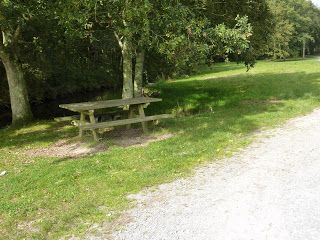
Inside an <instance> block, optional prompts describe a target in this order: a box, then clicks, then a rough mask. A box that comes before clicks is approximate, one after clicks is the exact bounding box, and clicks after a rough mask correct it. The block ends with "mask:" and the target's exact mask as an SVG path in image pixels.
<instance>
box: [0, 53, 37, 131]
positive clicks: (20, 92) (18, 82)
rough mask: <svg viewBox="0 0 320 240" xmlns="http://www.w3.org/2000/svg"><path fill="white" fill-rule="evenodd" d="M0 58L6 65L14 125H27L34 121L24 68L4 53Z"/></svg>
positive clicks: (0, 54)
mask: <svg viewBox="0 0 320 240" xmlns="http://www.w3.org/2000/svg"><path fill="white" fill-rule="evenodd" d="M0 57H1V60H2V62H3V64H4V67H5V70H6V75H7V80H8V84H9V92H10V102H11V111H12V125H20V124H24V123H27V122H29V121H30V120H31V119H32V112H31V108H30V103H29V98H28V90H27V84H26V81H25V78H24V75H23V71H22V67H21V65H20V64H19V63H18V62H17V61H15V60H14V59H13V58H10V57H9V56H8V54H6V53H4V52H1V53H0Z"/></svg>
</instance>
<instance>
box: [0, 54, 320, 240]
mask: <svg viewBox="0 0 320 240" xmlns="http://www.w3.org/2000/svg"><path fill="white" fill-rule="evenodd" d="M155 88H156V90H157V91H159V94H160V96H161V97H162V98H163V100H164V101H163V102H161V103H157V104H153V106H151V107H152V109H149V110H150V112H155V113H159V112H167V113H175V114H176V115H177V116H178V117H177V118H175V119H172V120H168V121H165V122H163V123H161V124H160V125H159V126H157V127H155V128H154V132H153V133H152V134H155V135H156V134H168V133H170V134H172V135H173V137H171V138H168V139H165V140H163V141H158V142H152V143H150V144H148V145H147V146H140V147H127V148H124V147H119V146H115V145H113V146H112V147H110V148H109V149H108V150H107V151H105V152H101V153H98V154H95V155H93V156H86V157H81V158H76V159H74V158H73V159H70V158H57V157H27V156H25V154H24V152H25V151H26V150H27V149H31V148H39V147H43V148H46V147H47V146H50V145H52V144H54V143H55V142H57V141H58V140H61V139H65V140H66V141H68V140H70V139H71V140H72V137H73V136H75V135H77V131H76V129H74V128H72V127H70V126H65V127H63V126H61V125H57V124H55V123H53V122H39V123H35V124H32V125H30V126H27V127H25V128H23V129H20V130H14V129H4V130H1V131H0V139H1V141H0V170H6V171H7V174H6V175H5V176H3V177H0V192H1V195H0V226H1V227H0V236H1V237H3V238H4V239H22V238H31V239H56V238H59V237H61V236H66V235H71V234H81V233H83V232H84V231H85V230H86V229H87V228H88V226H90V225H91V224H92V223H95V222H99V221H102V220H109V221H112V220H113V219H115V218H116V217H117V213H119V212H120V211H121V210H124V209H126V208H128V207H129V206H131V204H130V203H129V202H128V200H127V198H126V196H127V195H128V194H130V193H135V192H138V191H140V190H141V189H143V188H145V187H150V186H156V185H157V184H160V183H164V182H168V181H172V180H173V179H176V178H179V177H181V176H185V175H187V174H189V173H190V172H191V170H192V169H194V168H195V167H196V166H199V165H200V164H201V163H205V162H207V161H214V160H217V159H220V158H222V157H226V156H230V155H231V154H232V153H234V152H235V151H237V150H238V149H241V148H243V147H245V146H247V145H248V144H249V143H250V142H251V141H252V139H253V137H252V136H253V135H252V133H254V132H255V131H256V130H259V129H262V128H265V127H272V126H275V125H278V124H281V123H283V122H285V120H287V119H289V118H292V117H295V116H298V115H301V114H305V113H307V112H310V111H311V110H312V109H314V108H316V107H318V106H320V62H318V61H317V60H316V59H308V60H304V61H288V62H265V61H263V62H258V64H257V65H256V67H255V68H254V69H252V70H251V71H249V72H246V69H245V68H244V67H243V66H241V65H236V64H233V63H228V64H218V65H216V66H214V67H213V69H206V70H205V71H204V73H203V74H199V75H196V76H192V77H189V78H184V79H178V80H171V81H167V82H162V83H160V84H158V85H157V86H156V87H155ZM110 142H112V139H108V140H107V141H106V144H109V145H110Z"/></svg>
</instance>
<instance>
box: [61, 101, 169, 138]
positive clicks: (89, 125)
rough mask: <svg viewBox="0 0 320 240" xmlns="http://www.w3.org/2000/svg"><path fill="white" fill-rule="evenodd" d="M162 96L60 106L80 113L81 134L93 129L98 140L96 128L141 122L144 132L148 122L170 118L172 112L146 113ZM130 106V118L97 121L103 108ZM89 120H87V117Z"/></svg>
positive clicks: (79, 125)
mask: <svg viewBox="0 0 320 240" xmlns="http://www.w3.org/2000/svg"><path fill="white" fill-rule="evenodd" d="M160 101H162V99H160V98H150V97H139V98H129V99H115V100H107V101H96V102H84V103H71V104H61V105H59V107H61V108H64V109H67V110H70V111H73V112H77V113H80V120H79V124H78V127H79V136H80V137H82V136H83V132H84V131H88V130H89V131H91V132H92V135H93V138H94V140H96V141H97V140H98V135H97V132H96V130H97V129H102V128H108V127H115V126H121V125H127V126H128V128H129V127H130V125H131V124H134V123H141V124H142V128H143V131H144V132H147V130H148V129H147V125H146V122H148V121H154V120H160V119H165V118H170V117H172V115H170V114H161V115H153V116H146V115H145V113H144V108H146V107H147V106H148V105H149V104H150V103H153V102H160ZM125 106H128V107H129V113H128V118H125V119H120V120H112V121H103V122H97V121H96V117H95V112H96V111H97V110H101V109H108V108H115V107H118V108H119V107H125ZM135 111H137V112H138V116H135ZM86 118H88V120H89V121H87V119H86Z"/></svg>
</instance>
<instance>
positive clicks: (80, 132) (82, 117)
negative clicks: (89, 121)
mask: <svg viewBox="0 0 320 240" xmlns="http://www.w3.org/2000/svg"><path fill="white" fill-rule="evenodd" d="M85 123H86V115H85V114H84V113H83V112H81V113H80V122H79V137H80V138H82V135H83V130H82V129H81V126H82V125H85Z"/></svg>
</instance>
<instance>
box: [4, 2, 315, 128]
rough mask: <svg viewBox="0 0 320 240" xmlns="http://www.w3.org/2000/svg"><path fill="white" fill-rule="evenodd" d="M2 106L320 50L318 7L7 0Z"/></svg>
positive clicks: (126, 93)
mask: <svg viewBox="0 0 320 240" xmlns="http://www.w3.org/2000/svg"><path fill="white" fill-rule="evenodd" d="M0 31H1V35H0V59H1V62H2V64H0V116H1V114H2V113H5V112H10V109H11V111H12V121H13V124H20V123H25V122H27V121H29V120H31V119H32V118H33V117H32V111H31V107H30V106H31V105H33V104H36V103H41V102H46V101H51V100H54V99H57V98H64V97H66V96H70V95H75V94H79V93H83V92H90V91H97V90H100V89H108V90H110V91H113V92H116V93H118V95H119V97H120V96H121V94H122V97H123V98H131V97H137V96H141V95H142V94H143V86H144V85H145V84H146V83H148V82H155V81H157V80H158V79H167V78H171V77H176V76H180V75H186V74H190V73H192V72H195V71H196V70H197V68H198V66H199V65H203V64H209V65H210V64H214V63H215V62H218V61H229V60H231V61H237V62H239V63H240V62H242V63H244V64H246V66H247V67H248V69H250V68H251V67H253V66H254V63H255V61H256V60H257V59H265V58H270V59H282V60H285V59H286V58H289V57H305V56H306V55H309V54H316V53H317V52H318V51H319V46H320V9H318V8H317V7H315V6H314V5H313V4H312V3H311V2H310V1H309V0H253V1H247V0H220V1H210V0H192V1H190V0H189V1H184V0H181V1H169V0H165V1H163V0H137V1H128V0H118V1H114V0H112V1H111V0H96V1H88V0H69V1H45V0H37V1H36V0H28V1H20V0H1V2H0Z"/></svg>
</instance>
